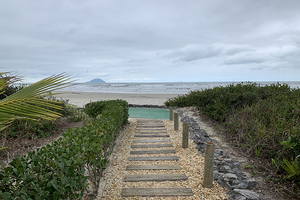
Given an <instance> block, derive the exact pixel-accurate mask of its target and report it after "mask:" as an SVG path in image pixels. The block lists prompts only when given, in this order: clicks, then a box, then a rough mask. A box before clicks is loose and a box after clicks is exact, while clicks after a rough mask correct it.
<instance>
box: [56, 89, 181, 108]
mask: <svg viewBox="0 0 300 200" xmlns="http://www.w3.org/2000/svg"><path fill="white" fill-rule="evenodd" d="M178 95H179V94H133V93H132V94H130V93H98V92H67V93H65V94H59V95H54V96H55V97H56V98H57V99H61V98H62V99H69V104H72V105H76V106H78V107H84V105H85V104H87V103H90V102H93V101H102V100H114V99H122V100H125V101H127V102H128V103H129V104H139V105H146V104H147V105H161V106H162V105H164V102H165V101H167V100H168V99H169V98H172V97H176V96H178Z"/></svg>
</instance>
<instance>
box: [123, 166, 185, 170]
mask: <svg viewBox="0 0 300 200" xmlns="http://www.w3.org/2000/svg"><path fill="white" fill-rule="evenodd" d="M177 169H181V167H180V165H127V166H126V170H177Z"/></svg>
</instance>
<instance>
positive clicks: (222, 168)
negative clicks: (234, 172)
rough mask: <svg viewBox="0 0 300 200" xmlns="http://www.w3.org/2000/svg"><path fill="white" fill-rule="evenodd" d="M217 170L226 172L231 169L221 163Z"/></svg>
mask: <svg viewBox="0 0 300 200" xmlns="http://www.w3.org/2000/svg"><path fill="white" fill-rule="evenodd" d="M219 171H220V172H226V173H228V172H229V171H231V169H230V167H229V166H228V165H223V166H221V167H220V169H219Z"/></svg>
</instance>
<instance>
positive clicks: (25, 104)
mask: <svg viewBox="0 0 300 200" xmlns="http://www.w3.org/2000/svg"><path fill="white" fill-rule="evenodd" d="M0 75H1V74H0ZM72 82H73V81H71V78H69V77H68V76H67V75H66V74H64V73H63V74H58V75H53V76H50V77H48V78H45V79H43V80H41V81H39V82H36V83H34V84H32V85H30V86H28V87H26V88H23V89H22V90H19V91H17V92H16V93H14V94H12V95H10V96H8V97H6V98H4V99H2V100H1V101H0V113H1V114H0V130H1V127H2V129H3V128H5V127H6V126H7V125H8V124H10V123H11V122H12V121H14V119H19V118H26V119H30V120H37V119H47V120H53V119H55V118H57V117H60V116H61V114H59V113H58V112H56V111H53V110H61V109H62V103H61V102H57V101H51V100H46V99H43V98H42V97H45V96H49V94H52V95H54V94H58V93H53V91H55V90H58V89H62V88H65V87H68V86H70V84H71V83H72ZM0 85H1V82H0ZM50 109H52V110H50Z"/></svg>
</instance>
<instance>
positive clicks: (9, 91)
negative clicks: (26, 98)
mask: <svg viewBox="0 0 300 200" xmlns="http://www.w3.org/2000/svg"><path fill="white" fill-rule="evenodd" d="M24 87H26V84H20V85H18V86H17V85H13V84H11V85H9V86H7V87H5V88H4V89H3V90H0V100H2V99H4V98H5V97H8V96H9V95H12V94H13V93H15V92H17V91H19V90H21V89H23V88H24ZM2 92H3V93H2Z"/></svg>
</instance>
